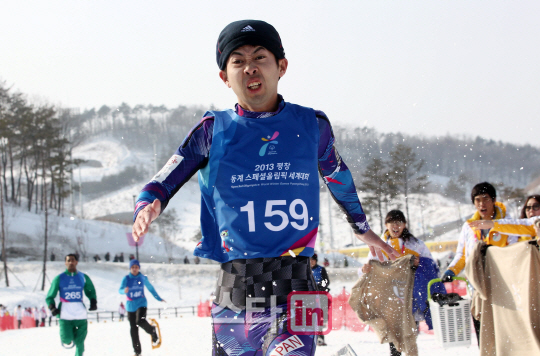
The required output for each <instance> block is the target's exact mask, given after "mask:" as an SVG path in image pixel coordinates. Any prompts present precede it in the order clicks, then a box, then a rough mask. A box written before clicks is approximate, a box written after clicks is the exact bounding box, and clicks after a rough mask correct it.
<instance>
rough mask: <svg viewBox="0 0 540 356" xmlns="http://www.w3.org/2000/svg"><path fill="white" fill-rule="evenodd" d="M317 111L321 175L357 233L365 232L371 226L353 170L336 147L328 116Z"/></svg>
mask: <svg viewBox="0 0 540 356" xmlns="http://www.w3.org/2000/svg"><path fill="white" fill-rule="evenodd" d="M315 113H316V115H317V119H318V122H319V135H320V139H319V169H320V172H321V176H322V178H323V180H324V182H325V183H326V185H327V186H328V189H329V190H330V193H331V195H332V198H333V199H334V200H335V202H336V203H337V204H338V206H339V207H340V209H341V211H343V212H344V213H345V216H346V217H347V221H348V222H349V224H350V225H351V227H352V228H353V230H354V231H355V232H356V233H359V234H364V233H366V232H367V231H368V230H369V229H370V227H369V224H368V222H367V220H366V214H365V213H364V211H363V210H362V204H361V203H360V200H359V199H358V193H357V192H356V187H355V186H354V181H353V178H352V174H351V171H349V168H348V167H347V165H346V164H345V162H343V160H342V159H341V156H340V155H339V153H338V151H337V149H336V147H335V138H334V134H333V132H332V126H331V125H330V121H328V117H327V116H326V115H325V114H324V113H323V112H322V111H316V112H315Z"/></svg>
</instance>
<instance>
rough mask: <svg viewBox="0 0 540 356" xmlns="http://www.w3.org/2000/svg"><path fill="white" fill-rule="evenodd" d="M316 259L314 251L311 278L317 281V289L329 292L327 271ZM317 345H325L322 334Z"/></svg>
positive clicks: (311, 261)
mask: <svg viewBox="0 0 540 356" xmlns="http://www.w3.org/2000/svg"><path fill="white" fill-rule="evenodd" d="M318 259H319V257H318V256H317V254H316V253H314V254H313V256H311V260H310V263H311V270H312V271H313V278H315V282H316V283H317V290H319V291H322V292H329V291H330V288H328V286H329V285H330V279H329V278H328V273H326V268H324V267H323V266H320V265H318V264H317V261H318ZM317 345H319V346H326V342H325V341H324V335H319V337H318V339H317Z"/></svg>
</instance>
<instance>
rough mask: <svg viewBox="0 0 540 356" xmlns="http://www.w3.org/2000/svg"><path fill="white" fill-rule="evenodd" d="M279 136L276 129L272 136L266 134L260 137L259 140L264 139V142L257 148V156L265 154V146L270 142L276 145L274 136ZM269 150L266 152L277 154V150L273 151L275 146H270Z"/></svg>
mask: <svg viewBox="0 0 540 356" xmlns="http://www.w3.org/2000/svg"><path fill="white" fill-rule="evenodd" d="M278 136H279V132H278V131H276V132H274V134H273V135H272V137H270V136H267V138H264V137H263V138H261V140H263V141H265V142H266V143H265V144H264V145H262V147H261V149H260V150H259V156H261V157H262V156H264V155H265V154H266V148H267V147H268V145H270V144H272V145H277V144H278V142H277V141H276V138H277V137H278ZM270 148H271V150H270V152H269V153H268V154H277V152H275V147H274V146H270Z"/></svg>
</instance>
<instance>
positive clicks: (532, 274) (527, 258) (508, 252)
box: [465, 241, 540, 356]
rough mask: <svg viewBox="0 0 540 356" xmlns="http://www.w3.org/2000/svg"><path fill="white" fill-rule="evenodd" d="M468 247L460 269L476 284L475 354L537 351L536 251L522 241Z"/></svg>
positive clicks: (539, 270) (539, 266) (539, 279)
mask: <svg viewBox="0 0 540 356" xmlns="http://www.w3.org/2000/svg"><path fill="white" fill-rule="evenodd" d="M482 245H483V243H482V244H480V243H479V244H477V245H476V247H475V248H474V249H473V251H472V258H470V259H469V261H467V264H466V266H465V272H466V273H467V278H468V279H469V282H470V283H471V284H472V285H473V287H474V288H475V298H473V305H472V312H473V315H474V316H475V318H480V321H481V324H482V326H481V329H480V355H481V356H495V355H497V356H514V355H515V356H517V355H540V288H539V286H540V285H539V283H540V252H539V251H538V248H537V247H536V246H534V245H531V244H529V243H528V242H527V241H525V242H518V243H516V244H514V245H510V246H507V247H504V248H502V247H496V246H491V247H489V248H488V250H487V253H486V256H485V258H484V257H483V256H482V253H481V247H482Z"/></svg>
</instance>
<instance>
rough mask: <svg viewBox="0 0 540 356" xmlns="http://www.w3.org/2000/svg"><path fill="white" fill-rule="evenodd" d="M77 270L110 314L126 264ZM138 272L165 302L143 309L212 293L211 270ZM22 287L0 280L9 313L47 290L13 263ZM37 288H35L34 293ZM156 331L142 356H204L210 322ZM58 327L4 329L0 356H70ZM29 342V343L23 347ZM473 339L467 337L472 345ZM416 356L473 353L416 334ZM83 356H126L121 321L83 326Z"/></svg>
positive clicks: (51, 269) (338, 284)
mask: <svg viewBox="0 0 540 356" xmlns="http://www.w3.org/2000/svg"><path fill="white" fill-rule="evenodd" d="M78 267H79V268H78V269H79V270H80V271H83V272H86V273H87V274H88V275H89V276H90V277H91V278H92V281H93V282H94V285H95V287H96V290H97V295H98V307H99V311H100V312H103V311H116V310H117V308H118V305H119V303H120V302H121V301H125V296H122V295H120V294H119V293H118V288H119V286H120V282H121V280H122V277H123V276H124V275H126V274H127V273H128V265H127V263H112V262H111V263H79V266H78ZM141 267H142V268H141V271H142V272H143V273H144V274H146V275H148V277H149V278H150V281H151V283H152V284H153V285H154V287H155V288H156V290H157V291H158V293H159V294H160V296H161V297H163V298H164V299H165V300H166V301H167V303H160V302H158V301H156V300H155V299H154V298H153V297H152V296H148V307H149V308H165V307H167V308H170V309H169V310H171V311H172V308H173V307H176V306H194V305H197V303H198V302H199V301H200V300H207V299H209V298H210V294H211V293H212V292H213V291H214V288H215V282H216V275H217V270H218V266H217V265H171V264H161V263H143V264H142V266H141ZM10 268H11V269H12V270H13V272H14V273H15V275H16V276H17V278H19V279H20V280H21V282H22V283H23V284H24V285H25V286H24V287H23V286H22V285H21V283H19V282H18V281H17V279H15V277H14V275H13V274H10V284H11V286H10V287H9V288H6V287H5V285H4V281H3V280H1V279H0V284H1V285H2V286H1V287H0V303H1V304H4V305H7V307H8V309H9V310H10V311H12V310H13V309H14V308H15V306H16V305H18V304H21V305H22V306H23V307H26V306H40V305H42V304H44V301H45V295H46V292H47V290H48V288H49V283H48V282H47V284H46V288H45V291H44V292H42V291H40V290H39V289H40V286H41V279H40V278H39V273H40V271H41V265H40V263H38V262H14V263H11V267H10ZM63 270H64V265H63V263H62V262H54V263H49V264H48V267H47V275H48V276H49V278H50V279H52V278H53V277H54V276H55V275H57V274H59V273H61V272H62V271H63ZM328 272H329V275H330V279H331V285H330V287H331V288H332V290H331V293H332V294H337V293H339V292H340V291H341V290H342V288H343V287H345V289H346V290H347V291H350V290H351V288H352V286H353V285H354V283H355V282H356V281H357V279H358V274H357V268H329V269H328ZM36 285H37V288H35V287H36ZM158 321H159V323H160V325H161V327H162V334H163V340H164V341H163V346H162V347H161V348H160V349H157V350H151V348H150V340H149V337H147V336H146V335H143V337H141V340H142V342H143V355H154V356H159V355H210V354H211V324H210V318H199V317H193V316H191V315H189V314H185V315H184V316H183V317H179V318H174V317H173V316H171V317H168V318H166V319H165V318H164V317H162V318H161V319H159V320H158ZM58 332H59V330H58V327H56V326H53V327H50V328H49V327H46V328H38V329H23V330H9V331H4V332H0V356H7V355H9V356H12V355H29V356H36V355H39V356H45V355H55V356H56V355H60V356H61V355H72V354H73V350H64V349H63V348H62V347H61V346H60V341H59V336H58ZM326 339H327V343H328V346H327V347H319V349H318V350H317V353H316V355H317V356H324V355H332V353H334V352H336V351H337V350H339V349H340V348H341V347H343V346H344V345H345V344H347V343H349V344H350V345H351V346H352V347H353V348H354V349H355V350H356V352H357V354H358V356H360V355H365V354H369V355H378V354H380V355H386V354H388V353H389V351H388V350H389V349H388V345H380V344H379V342H378V340H377V338H376V336H375V334H374V333H372V332H352V331H346V330H337V331H332V332H331V333H330V334H329V335H328V336H327V337H326ZM28 340H32V342H28ZM474 342H475V339H474V338H473V345H474ZM418 343H419V349H420V355H427V354H433V353H434V352H436V353H437V356H445V355H448V356H454V355H456V354H457V355H466V356H469V355H470V356H472V355H478V348H477V347H475V346H472V347H470V348H463V347H461V348H456V349H449V350H443V349H442V348H441V347H439V346H438V345H437V344H436V342H435V339H434V336H433V335H428V334H421V335H420V337H419V341H418ZM86 350H87V351H86V353H85V355H88V356H92V355H132V349H131V341H130V337H129V325H128V323H127V322H111V321H110V320H108V321H107V322H105V323H103V322H100V323H96V322H93V323H92V324H90V325H89V333H88V337H87V341H86Z"/></svg>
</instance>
